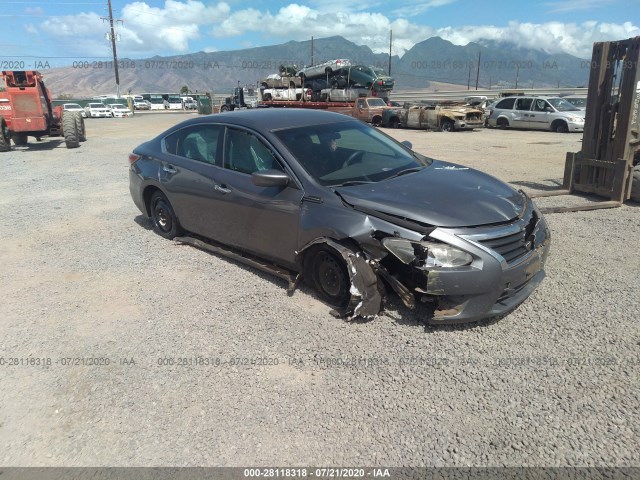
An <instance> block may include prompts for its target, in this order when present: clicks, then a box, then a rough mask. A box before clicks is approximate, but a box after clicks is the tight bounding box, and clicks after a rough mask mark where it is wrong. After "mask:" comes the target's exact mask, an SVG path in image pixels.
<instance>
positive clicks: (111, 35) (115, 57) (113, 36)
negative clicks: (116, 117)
mask: <svg viewBox="0 0 640 480" xmlns="http://www.w3.org/2000/svg"><path fill="white" fill-rule="evenodd" d="M107 5H108V6H109V18H105V17H101V18H102V20H103V21H104V20H109V27H110V30H111V31H110V33H107V39H109V40H111V48H112V50H113V67H114V68H115V71H116V98H120V73H119V72H118V53H117V52H116V32H115V29H114V28H113V10H112V9H111V0H107ZM117 22H120V23H122V20H120V19H116V23H117Z"/></svg>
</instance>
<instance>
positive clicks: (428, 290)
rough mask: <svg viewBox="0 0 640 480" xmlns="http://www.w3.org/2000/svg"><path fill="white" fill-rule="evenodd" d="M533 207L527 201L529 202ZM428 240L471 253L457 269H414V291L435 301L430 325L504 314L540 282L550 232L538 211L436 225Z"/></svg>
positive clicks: (531, 209) (542, 276)
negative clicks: (498, 221) (473, 224)
mask: <svg viewBox="0 0 640 480" xmlns="http://www.w3.org/2000/svg"><path fill="white" fill-rule="evenodd" d="M530 205H531V207H533V205H532V204H530ZM429 236H430V237H431V238H433V239H436V240H440V241H441V242H444V243H447V244H449V245H453V246H455V247H458V248H460V249H462V250H465V251H467V252H469V253H470V254H471V255H473V258H474V260H473V262H472V263H471V265H468V266H465V267H459V268H426V267H419V266H418V267H416V270H417V271H418V272H419V274H418V282H417V283H418V284H419V285H418V287H416V289H415V290H416V292H417V293H421V294H423V295H425V298H426V299H429V300H432V301H434V302H435V303H436V310H435V312H434V316H433V319H432V321H431V322H432V323H442V324H445V323H463V322H473V321H476V320H480V319H483V318H488V317H494V316H499V315H503V314H506V313H508V312H510V311H511V310H513V309H514V308H516V307H517V306H518V305H520V304H521V303H522V302H523V301H524V300H525V299H526V298H527V297H528V296H529V295H531V293H532V292H533V291H534V290H535V289H536V287H537V286H538V285H539V284H540V282H541V281H542V280H543V278H544V276H545V273H544V265H545V262H546V259H547V256H548V253H549V247H550V243H551V235H550V232H549V228H548V226H547V223H546V221H545V219H544V218H543V217H542V215H541V214H540V212H539V211H537V210H534V209H533V208H530V209H529V211H528V212H527V214H526V215H524V216H523V217H522V218H520V219H518V220H517V221H516V222H513V223H511V224H508V225H504V226H499V227H494V226H492V227H478V228H468V229H444V228H438V229H436V230H434V231H433V232H432V233H431V234H430V235H429Z"/></svg>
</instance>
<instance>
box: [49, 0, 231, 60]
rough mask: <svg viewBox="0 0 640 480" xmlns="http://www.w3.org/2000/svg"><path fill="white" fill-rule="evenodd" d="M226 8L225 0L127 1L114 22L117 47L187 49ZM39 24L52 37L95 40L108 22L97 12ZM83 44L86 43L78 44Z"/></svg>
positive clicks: (224, 14) (135, 50) (132, 50)
mask: <svg viewBox="0 0 640 480" xmlns="http://www.w3.org/2000/svg"><path fill="white" fill-rule="evenodd" d="M229 11H230V7H229V5H228V4H227V3H225V2H219V3H217V4H215V5H205V3H203V2H201V1H196V0H186V1H177V0H166V1H165V4H164V7H163V8H158V7H151V6H149V5H148V4H147V3H146V2H133V3H129V4H127V5H125V6H124V7H123V9H122V12H121V16H122V20H123V23H118V24H117V25H116V31H117V33H118V34H119V36H120V42H119V43H118V50H119V51H120V52H122V54H123V55H127V54H129V55H131V54H136V53H160V54H166V53H186V52H188V51H189V42H190V41H192V40H195V39H198V38H200V27H201V26H209V25H211V24H212V23H216V22H221V21H223V20H224V19H225V18H226V17H227V16H228V15H229ZM42 28H43V30H44V31H45V32H47V33H48V34H49V35H51V36H54V37H69V36H73V37H75V38H77V39H79V40H80V39H94V41H95V39H96V32H105V33H106V32H107V30H108V29H109V26H108V24H107V23H105V22H104V21H103V20H101V18H100V16H99V15H98V14H96V13H80V14H77V15H65V16H59V17H52V18H50V19H48V20H46V21H44V22H43V23H42ZM100 36H102V35H100ZM81 43H82V42H79V44H81ZM83 47H86V45H80V46H79V48H80V49H83ZM84 49H86V48H84Z"/></svg>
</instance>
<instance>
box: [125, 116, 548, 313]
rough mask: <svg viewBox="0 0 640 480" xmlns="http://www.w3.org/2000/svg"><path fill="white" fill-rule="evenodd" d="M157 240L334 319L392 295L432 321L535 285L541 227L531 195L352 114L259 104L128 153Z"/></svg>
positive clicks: (485, 308) (490, 305)
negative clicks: (208, 254)
mask: <svg viewBox="0 0 640 480" xmlns="http://www.w3.org/2000/svg"><path fill="white" fill-rule="evenodd" d="M129 163H130V170H129V178H130V191H131V196H132V197H133V200H134V202H135V204H136V205H137V207H138V208H139V209H140V211H141V212H142V213H143V214H144V215H145V216H147V217H150V218H151V219H152V222H153V226H154V228H155V230H156V231H157V233H158V234H160V235H162V236H163V237H165V238H167V239H174V238H175V239H177V240H178V241H181V242H185V243H190V244H192V245H195V246H197V247H199V248H203V249H206V250H209V251H212V252H216V253H218V254H223V255H227V256H230V257H232V258H234V259H237V260H240V261H244V262H246V263H249V264H251V265H253V266H255V267H257V268H260V269H263V270H268V271H270V272H272V273H275V274H276V275H279V276H282V277H284V278H288V279H289V280H290V284H289V286H290V290H291V291H293V289H295V287H296V286H297V285H298V282H299V281H300V280H306V281H307V282H308V283H309V284H311V285H312V286H313V287H315V288H316V289H317V291H318V293H319V295H320V296H321V298H322V299H324V300H325V301H326V302H327V303H329V304H331V305H332V306H334V307H335V308H336V311H337V312H338V313H339V314H340V315H342V316H361V317H365V318H368V317H373V316H375V315H376V314H378V313H379V312H380V310H381V309H382V307H383V301H384V298H385V296H386V295H387V292H389V293H390V292H395V293H397V294H398V295H399V296H400V298H401V300H402V301H403V302H404V304H405V305H406V306H407V307H409V308H413V307H414V306H415V304H416V300H424V301H428V302H432V303H433V305H434V313H433V315H432V316H430V317H429V318H428V319H427V320H429V321H431V322H433V323H451V322H468V321H474V320H478V319H481V318H485V317H490V316H494V315H499V314H503V313H505V312H508V311H509V310H511V309H513V308H515V307H516V306H517V305H519V304H520V303H521V302H523V301H524V300H525V299H526V298H527V296H528V295H529V294H530V293H531V292H532V291H533V290H534V289H535V288H536V286H537V285H538V284H539V283H540V281H541V280H542V279H543V277H544V264H545V260H546V258H547V253H548V250H549V244H550V234H549V230H548V227H547V224H546V222H545V220H544V218H543V217H542V215H541V213H540V211H539V210H538V209H537V208H536V206H535V205H534V203H533V202H532V201H531V200H530V199H529V198H527V196H526V195H525V194H524V193H522V192H519V191H516V190H514V189H513V188H512V187H510V186H509V185H507V184H505V183H503V182H501V181H499V180H497V179H495V178H493V177H490V176H489V175H486V174H484V173H481V172H479V171H475V170H472V169H470V168H467V167H461V166H458V165H454V164H451V163H445V162H441V161H438V160H433V159H431V158H427V157H424V156H422V155H420V154H418V153H415V152H413V151H412V150H411V149H410V146H408V145H404V144H401V143H398V142H396V141H395V140H393V139H391V138H390V137H388V136H387V135H385V134H384V133H382V132H380V131H379V130H377V129H375V128H372V127H370V126H368V125H366V124H364V123H362V122H359V121H357V120H354V119H352V118H349V117H346V116H343V115H340V114H336V113H331V112H326V111H318V110H304V109H286V110H282V109H259V110H248V111H239V112H232V113H225V114H224V115H211V116H207V117H199V118H194V119H190V120H187V121H185V122H182V123H180V124H178V125H176V126H174V127H172V128H170V129H169V130H167V131H165V132H163V133H161V134H160V135H158V136H157V137H156V138H154V139H152V140H150V141H148V142H146V143H143V144H142V145H140V146H139V147H137V148H136V149H134V151H133V152H132V153H131V155H130V157H129Z"/></svg>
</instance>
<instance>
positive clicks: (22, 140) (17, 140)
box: [11, 133, 29, 147]
mask: <svg viewBox="0 0 640 480" xmlns="http://www.w3.org/2000/svg"><path fill="white" fill-rule="evenodd" d="M11 140H13V144H14V145H16V146H17V147H24V146H25V145H26V144H27V142H28V141H29V136H28V135H26V134H24V133H12V134H11Z"/></svg>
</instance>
